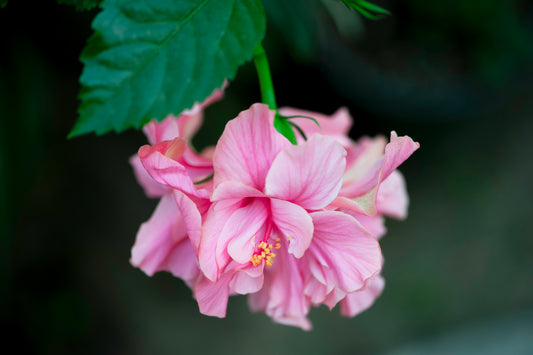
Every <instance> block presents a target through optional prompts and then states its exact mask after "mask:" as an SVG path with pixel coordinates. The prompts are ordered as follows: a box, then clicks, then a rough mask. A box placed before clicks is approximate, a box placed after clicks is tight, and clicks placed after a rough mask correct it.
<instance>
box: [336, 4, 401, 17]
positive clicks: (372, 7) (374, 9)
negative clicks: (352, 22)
mask: <svg viewBox="0 0 533 355" xmlns="http://www.w3.org/2000/svg"><path fill="white" fill-rule="evenodd" d="M342 2H343V3H344V5H346V6H347V7H349V8H350V9H354V10H356V11H357V12H359V13H360V14H361V15H363V16H364V17H366V18H369V19H371V20H379V19H382V18H384V17H385V16H386V15H390V14H391V13H390V12H389V11H387V10H385V9H384V8H382V7H379V6H378V5H376V4H372V3H370V2H368V1H364V0H342Z"/></svg>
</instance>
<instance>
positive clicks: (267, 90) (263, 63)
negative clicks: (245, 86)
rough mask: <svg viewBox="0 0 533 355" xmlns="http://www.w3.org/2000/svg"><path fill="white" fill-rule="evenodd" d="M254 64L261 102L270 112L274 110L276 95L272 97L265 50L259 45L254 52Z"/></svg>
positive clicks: (270, 77) (272, 87) (272, 86)
mask: <svg viewBox="0 0 533 355" xmlns="http://www.w3.org/2000/svg"><path fill="white" fill-rule="evenodd" d="M254 63H255V68H256V70H257V75H258V76H259V85H260V86H261V100H262V101H263V103H264V104H267V105H268V107H270V109H271V110H276V109H277V106H276V95H274V84H272V76H271V75H270V67H269V66H268V60H267V57H266V53H265V50H264V49H263V46H262V45H261V43H260V44H259V45H258V46H257V48H256V49H255V51H254Z"/></svg>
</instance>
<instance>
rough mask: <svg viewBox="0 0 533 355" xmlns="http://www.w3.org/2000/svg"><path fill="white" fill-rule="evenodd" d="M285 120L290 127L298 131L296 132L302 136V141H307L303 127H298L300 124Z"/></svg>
mask: <svg viewBox="0 0 533 355" xmlns="http://www.w3.org/2000/svg"><path fill="white" fill-rule="evenodd" d="M287 122H289V124H290V125H291V126H292V127H294V128H295V129H296V130H297V131H298V133H300V135H301V136H302V138H303V139H304V141H307V136H306V135H305V133H304V131H303V129H301V128H300V126H298V125H297V124H296V123H294V122H291V121H287Z"/></svg>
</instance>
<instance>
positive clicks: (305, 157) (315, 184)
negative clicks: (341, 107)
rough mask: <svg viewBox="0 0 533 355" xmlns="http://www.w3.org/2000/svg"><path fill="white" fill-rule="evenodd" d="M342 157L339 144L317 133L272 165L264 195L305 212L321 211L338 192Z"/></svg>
mask: <svg viewBox="0 0 533 355" xmlns="http://www.w3.org/2000/svg"><path fill="white" fill-rule="evenodd" d="M345 157H346V150H345V149H344V148H343V147H342V146H341V145H340V144H339V143H337V142H336V141H335V140H334V139H333V138H331V137H326V136H322V135H319V134H315V135H313V136H312V137H311V139H309V140H308V141H307V142H306V143H304V144H302V145H299V146H290V147H286V148H284V149H283V150H282V151H281V152H280V153H279V154H278V156H277V157H276V159H275V160H274V162H273V163H272V167H271V168H270V171H269V172H268V176H267V178H266V184H265V193H266V194H267V195H269V196H272V197H276V198H279V199H282V200H286V201H291V202H293V203H295V204H297V205H299V206H302V207H303V208H305V209H308V210H318V209H321V208H323V207H325V206H327V205H328V204H329V203H330V202H332V201H333V200H334V199H335V197H337V194H338V193H339V190H340V188H341V185H342V176H343V174H344V168H345V166H346V159H345Z"/></svg>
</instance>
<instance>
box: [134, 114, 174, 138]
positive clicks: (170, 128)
mask: <svg viewBox="0 0 533 355" xmlns="http://www.w3.org/2000/svg"><path fill="white" fill-rule="evenodd" d="M178 119H179V117H176V116H173V115H168V116H167V118H165V119H164V120H163V121H161V122H157V120H151V121H150V122H149V123H147V124H145V125H144V127H143V132H144V134H145V135H146V138H148V142H149V143H150V145H154V144H156V143H160V142H163V141H168V140H172V139H174V138H178V137H180V129H179V126H178Z"/></svg>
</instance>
